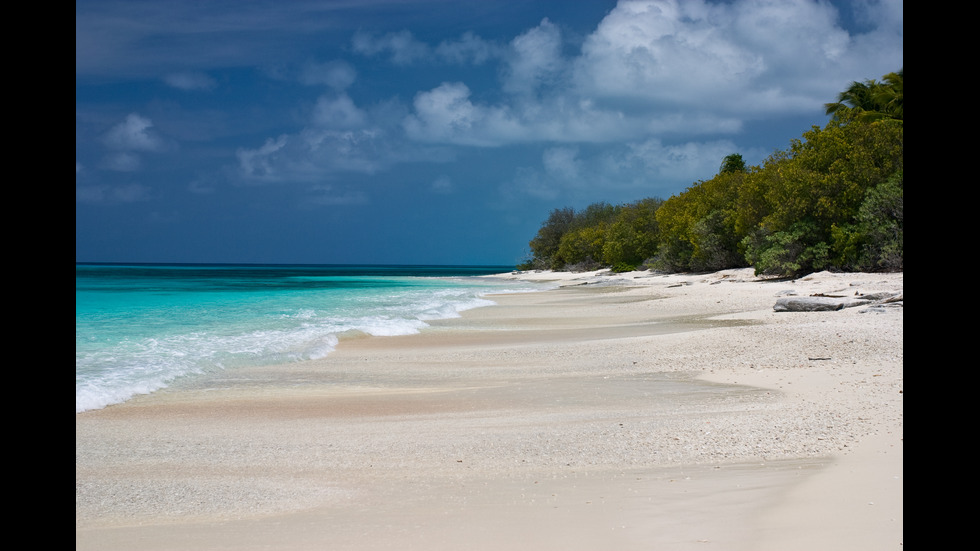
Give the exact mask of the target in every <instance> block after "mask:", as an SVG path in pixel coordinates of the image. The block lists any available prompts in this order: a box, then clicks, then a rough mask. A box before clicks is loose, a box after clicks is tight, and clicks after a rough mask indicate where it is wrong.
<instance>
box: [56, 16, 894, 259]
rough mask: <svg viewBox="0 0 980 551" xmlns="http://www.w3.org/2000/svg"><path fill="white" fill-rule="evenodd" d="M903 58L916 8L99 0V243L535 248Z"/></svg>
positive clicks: (93, 45) (753, 145)
mask: <svg viewBox="0 0 980 551" xmlns="http://www.w3.org/2000/svg"><path fill="white" fill-rule="evenodd" d="M902 67H903V4H902V1H901V0H897V1H896V0H841V1H827V0H744V1H743V0H725V1H711V0H622V1H619V2H616V1H609V0H562V1H559V0H540V1H535V0H531V1H517V0H480V1H472V0H466V1H463V0H414V1H406V0H290V1H283V2H268V1H264V0H263V1H259V0H213V1H208V2H199V1H189V0H168V1H166V2H162V1H149V0H147V1H142V0H76V3H75V261H76V262H189V263H211V262H215V263H286V264H289V263H302V264H464V265H476V264H492V265H514V264H516V263H518V262H521V261H522V260H524V259H526V258H527V255H528V253H529V250H528V241H530V239H531V238H533V237H534V235H535V233H536V232H537V230H538V229H539V228H540V227H541V224H542V222H543V221H544V220H545V219H547V217H548V214H549V213H550V212H551V211H552V210H554V209H556V208H563V207H572V208H575V209H582V208H584V207H586V206H588V205H589V204H591V203H596V202H606V203H610V204H624V203H629V202H633V201H637V200H640V199H644V198H647V197H660V198H662V199H667V198H669V197H671V196H673V195H676V194H678V193H681V192H683V191H684V190H685V189H686V188H688V187H689V186H691V185H692V184H695V183H697V182H698V181H702V180H707V179H710V178H711V177H713V176H714V175H715V174H717V172H718V168H719V167H720V165H721V162H722V160H723V159H724V157H725V156H726V155H729V154H731V153H738V154H740V155H742V157H743V159H745V161H746V162H747V163H748V164H749V165H758V164H761V163H762V162H763V161H764V160H765V158H766V157H768V156H769V155H771V154H772V153H773V152H776V151H781V150H786V149H788V147H789V145H790V142H791V140H793V139H795V138H799V137H800V136H801V135H802V133H803V132H805V131H807V130H809V129H810V127H811V126H813V125H817V126H823V125H824V124H826V122H827V116H826V115H825V112H824V104H825V103H828V102H832V101H834V100H835V99H836V96H837V94H838V93H839V92H840V91H841V90H843V89H844V88H845V87H846V86H847V85H848V84H849V83H850V82H852V81H864V80H867V79H880V78H881V77H882V76H883V75H885V74H887V73H889V72H892V71H896V70H898V69H900V68H902Z"/></svg>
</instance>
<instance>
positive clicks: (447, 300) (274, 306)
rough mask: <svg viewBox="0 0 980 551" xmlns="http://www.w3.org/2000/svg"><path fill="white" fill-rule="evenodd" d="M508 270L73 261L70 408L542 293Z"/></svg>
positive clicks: (308, 355)
mask: <svg viewBox="0 0 980 551" xmlns="http://www.w3.org/2000/svg"><path fill="white" fill-rule="evenodd" d="M512 270H513V267H511V266H348V265H325V266H319V265H317V266H310V265H296V266H284V265H162V264H126V265H121V264H80V263H76V264H75V412H76V413H79V412H83V411H88V410H93V409H100V408H103V407H106V406H108V405H111V404H116V403H120V402H124V401H126V400H128V399H130V398H132V397H133V396H136V395H138V394H146V393H150V392H153V391H156V390H159V389H161V388H164V387H166V386H168V385H170V384H172V383H173V382H174V381H176V380H177V379H179V378H182V377H193V376H195V375H201V374H206V373H209V372H212V371H214V370H225V369H235V368H236V367H242V366H256V365H269V364H276V363H287V362H297V361H303V360H311V359H319V358H324V357H326V356H327V355H328V354H330V352H331V351H333V350H334V348H335V347H336V346H337V343H338V337H339V335H341V334H342V333H345V332H349V331H360V332H363V333H366V334H369V335H374V336H377V337H384V336H390V335H407V334H413V333H417V332H419V331H420V330H422V329H423V328H425V327H426V326H427V325H428V324H427V321H431V320H435V319H446V318H453V317H458V316H459V315H460V312H462V311H464V310H468V309H470V308H478V307H481V306H487V305H490V304H493V303H492V301H490V300H488V299H487V298H486V295H487V294H491V293H499V292H522V291H531V290H540V289H541V288H542V287H541V285H540V284H538V285H535V284H531V283H527V282H517V281H514V280H509V279H504V278H493V277H479V276H488V275H489V276H492V275H494V274H502V273H507V272H510V271H512Z"/></svg>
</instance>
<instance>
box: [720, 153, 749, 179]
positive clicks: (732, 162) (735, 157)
mask: <svg viewBox="0 0 980 551" xmlns="http://www.w3.org/2000/svg"><path fill="white" fill-rule="evenodd" d="M718 172H719V173H722V174H725V173H730V172H745V159H742V156H741V155H739V154H738V153H732V154H731V155H728V156H726V157H725V159H724V160H723V161H722V162H721V168H719V169H718Z"/></svg>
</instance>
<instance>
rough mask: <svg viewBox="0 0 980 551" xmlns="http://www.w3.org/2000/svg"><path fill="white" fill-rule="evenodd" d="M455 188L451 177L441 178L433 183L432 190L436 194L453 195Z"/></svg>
mask: <svg viewBox="0 0 980 551" xmlns="http://www.w3.org/2000/svg"><path fill="white" fill-rule="evenodd" d="M454 188H455V186H454V185H453V181H452V180H451V179H450V178H449V176H440V177H438V178H436V179H435V181H433V182H432V185H431V186H430V189H431V190H432V191H433V192H434V193H452V191H453V189H454Z"/></svg>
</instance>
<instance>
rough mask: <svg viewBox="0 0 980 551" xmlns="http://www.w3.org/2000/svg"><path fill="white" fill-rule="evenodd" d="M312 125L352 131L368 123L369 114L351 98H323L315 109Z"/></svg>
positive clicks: (340, 96) (344, 96) (342, 95)
mask: <svg viewBox="0 0 980 551" xmlns="http://www.w3.org/2000/svg"><path fill="white" fill-rule="evenodd" d="M312 123H313V124H314V125H316V126H321V127H328V128H334V129H343V130H350V129H354V128H361V127H363V126H364V125H365V124H366V123H367V114H366V113H365V112H364V111H362V110H361V109H359V108H358V107H357V106H356V105H354V101H353V100H352V99H351V98H350V96H348V95H346V94H341V95H339V96H336V97H328V96H321V97H320V98H319V99H318V100H317V102H316V107H314V108H313V118H312Z"/></svg>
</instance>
